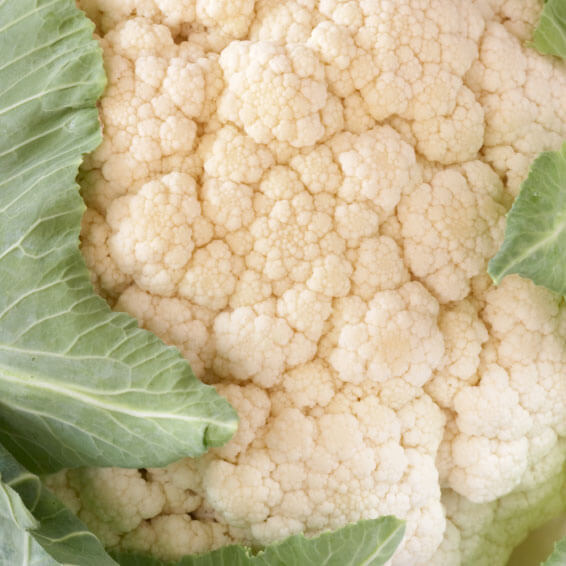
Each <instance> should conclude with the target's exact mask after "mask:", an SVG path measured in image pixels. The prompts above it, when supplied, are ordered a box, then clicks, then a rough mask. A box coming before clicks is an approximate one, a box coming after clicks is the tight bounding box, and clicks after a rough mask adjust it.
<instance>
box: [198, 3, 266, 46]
mask: <svg viewBox="0 0 566 566" xmlns="http://www.w3.org/2000/svg"><path fill="white" fill-rule="evenodd" d="M254 5H255V0H237V1H234V0H196V7H197V9H196V15H197V18H198V20H199V22H200V23H202V24H204V25H205V26H207V27H219V28H220V30H221V31H222V33H225V34H227V35H229V36H230V37H234V38H236V39H238V38H240V37H245V35H246V34H247V31H248V27H249V26H250V23H251V20H252V17H253V13H254Z"/></svg>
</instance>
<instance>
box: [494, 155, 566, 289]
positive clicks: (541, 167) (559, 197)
mask: <svg viewBox="0 0 566 566" xmlns="http://www.w3.org/2000/svg"><path fill="white" fill-rule="evenodd" d="M565 256H566V144H564V145H563V146H562V149H561V150H560V151H555V152H544V153H542V154H541V155H540V156H539V157H537V159H536V160H535V161H534V162H533V164H532V166H531V170H530V172H529V175H528V177H527V179H526V180H525V182H524V183H523V185H522V186H521V191H520V193H519V196H518V197H517V198H516V199H515V202H514V203H513V206H512V208H511V210H510V211H509V213H508V215H507V227H506V229H505V239H504V241H503V245H502V246H501V248H500V250H499V251H498V252H497V254H496V256H495V257H494V258H492V260H491V261H490V262H489V266H488V273H489V274H490V275H491V277H492V279H493V281H494V282H495V284H499V283H500V282H501V280H502V279H503V277H505V276H506V275H509V274H511V273H517V274H519V275H522V276H523V277H528V278H529V279H531V280H532V281H534V282H535V283H536V284H537V285H543V286H544V287H547V288H548V289H550V290H552V291H555V292H557V293H560V294H561V295H565V294H566V261H565V260H564V258H565Z"/></svg>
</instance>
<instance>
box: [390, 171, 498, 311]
mask: <svg viewBox="0 0 566 566" xmlns="http://www.w3.org/2000/svg"><path fill="white" fill-rule="evenodd" d="M502 193H503V186H502V184H501V181H500V179H499V177H498V176H497V175H496V174H495V173H494V172H493V171H492V170H491V169H490V168H489V167H488V166H487V165H485V164H484V163H482V162H480V161H472V162H469V163H465V164H463V165H462V166H461V167H459V168H458V169H456V168H452V169H445V170H443V171H441V172H439V173H437V174H436V175H435V176H434V177H433V179H432V181H431V183H430V184H423V185H421V186H420V187H419V188H418V189H416V190H415V191H413V192H412V193H411V194H409V195H407V196H406V197H404V198H403V200H402V202H401V204H400V206H399V219H400V221H401V225H402V235H403V237H404V247H405V257H406V258H407V262H408V264H409V267H410V268H411V271H412V272H413V273H414V274H415V275H416V276H417V277H420V278H422V279H423V281H424V282H425V283H426V284H427V285H428V286H429V287H430V288H431V290H432V291H433V293H434V294H435V296H436V297H437V298H438V300H439V301H441V302H443V303H445V302H448V301H456V300H460V299H463V298H464V297H465V296H466V295H467V294H468V293H469V291H470V286H469V281H470V278H471V277H473V276H475V275H477V274H478V273H480V272H481V271H483V270H485V269H486V265H487V260H488V259H489V258H490V257H492V256H493V255H494V254H495V252H496V251H497V249H498V246H499V245H500V244H501V241H502V239H503V230H504V214H505V208H504V206H503V205H502V204H501V200H502Z"/></svg>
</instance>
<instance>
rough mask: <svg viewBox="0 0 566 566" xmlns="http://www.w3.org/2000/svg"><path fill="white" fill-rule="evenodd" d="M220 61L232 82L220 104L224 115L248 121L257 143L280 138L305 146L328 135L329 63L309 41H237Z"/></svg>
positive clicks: (246, 125) (240, 122)
mask: <svg viewBox="0 0 566 566" xmlns="http://www.w3.org/2000/svg"><path fill="white" fill-rule="evenodd" d="M220 65H221V66H222V69H223V70H224V75H225V77H226V80H227V84H228V88H227V89H226V90H225V91H224V94H223V96H222V100H221V101H220V107H219V114H220V117H221V118H222V119H223V120H231V121H233V122H234V123H236V124H238V125H239V126H241V127H243V128H244V129H245V131H246V133H247V134H248V135H249V136H251V137H252V138H253V139H254V140H255V141H256V142H257V143H268V142H270V141H271V140H273V139H277V140H279V141H283V142H288V143H289V144H291V145H292V146H293V147H304V146H309V145H313V144H314V143H316V142H317V141H318V140H319V139H321V138H322V137H323V136H324V134H325V128H324V124H323V121H322V116H321V111H322V110H323V109H324V106H325V105H326V103H327V98H328V97H327V90H326V84H325V82H324V80H323V78H324V68H323V67H322V65H321V64H320V62H319V61H318V60H317V58H316V55H315V54H314V53H313V52H312V51H310V49H308V48H307V47H306V46H304V45H301V44H292V45H288V46H285V47H283V46H279V45H276V44H274V43H270V42H264V41H260V42H251V41H241V42H237V41H234V42H232V43H230V45H229V46H228V47H227V48H226V49H225V50H224V51H223V52H222V55H221V56H220Z"/></svg>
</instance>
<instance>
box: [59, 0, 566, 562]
mask: <svg viewBox="0 0 566 566" xmlns="http://www.w3.org/2000/svg"><path fill="white" fill-rule="evenodd" d="M79 3H80V4H81V6H82V7H83V8H85V9H86V10H87V11H88V12H89V14H90V16H91V17H92V18H93V19H94V20H95V22H96V24H97V33H98V34H99V36H100V43H101V45H102V48H103V50H104V56H105V62H106V69H107V72H108V77H109V82H108V87H107V89H106V93H105V95H104V97H103V98H102V101H101V103H100V112H101V121H102V123H103V126H104V141H103V143H102V145H101V146H100V147H99V148H98V149H97V150H96V151H95V152H94V154H93V155H91V156H89V157H88V159H87V160H86V162H85V165H84V167H83V170H82V174H81V182H82V191H83V194H84V197H85V200H86V202H87V205H88V210H87V213H86V215H85V218H84V222H83V231H82V236H81V238H82V251H83V254H84V256H85V258H86V261H87V264H88V266H89V268H90V270H91V273H92V278H93V282H94V284H95V287H96V288H97V290H98V292H99V293H101V294H102V295H103V296H104V297H105V298H107V299H108V300H109V301H110V303H111V304H112V306H113V307H114V308H115V309H117V310H122V311H126V312H129V313H131V314H132V315H133V316H135V317H136V318H137V319H138V321H139V322H140V324H141V325H142V326H143V327H145V328H148V329H150V330H152V331H153V332H155V333H156V334H157V335H159V336H160V337H162V338H163V340H165V341H166V342H167V343H168V344H171V345H175V346H177V347H178V348H179V349H180V351H181V352H182V353H183V355H184V356H185V357H186V358H187V359H188V360H189V361H190V362H191V365H192V367H193V369H194V371H195V373H196V374H197V376H198V377H199V378H200V379H202V380H204V381H206V382H207V383H210V384H213V385H214V386H215V387H216V389H217V390H218V392H219V393H220V394H222V395H224V396H225V397H226V398H227V399H228V400H229V401H230V403H231V404H232V405H233V406H234V407H235V408H236V410H237V411H238V413H239V416H240V427H239V429H238V432H237V434H236V435H235V437H234V438H233V439H232V441H231V442H230V443H229V444H227V445H226V446H224V447H221V448H216V449H213V450H211V451H210V452H209V453H208V454H206V455H205V456H203V457H202V458H200V459H197V460H190V459H186V460H182V461H180V462H176V463H174V464H172V465H170V466H168V467H167V468H164V469H148V470H145V469H144V470H127V471H126V470H118V469H115V470H114V469H110V470H109V469H106V470H96V469H87V470H72V471H65V472H63V473H61V474H59V475H57V476H54V477H52V478H50V480H49V482H50V485H51V486H52V487H53V489H54V490H55V491H56V492H57V493H59V495H60V496H61V497H62V498H63V499H64V500H65V501H67V502H68V504H69V505H70V506H71V507H72V508H73V509H74V510H76V511H77V512H78V514H79V516H80V517H81V518H82V519H83V520H84V521H85V522H86V523H87V524H88V525H89V527H91V528H92V529H93V530H94V531H95V532H96V533H97V534H98V535H99V536H100V537H101V538H102V540H103V541H104V542H105V544H107V545H108V546H110V547H113V548H119V549H126V550H137V551H147V552H151V553H153V554H155V555H157V556H159V557H161V558H164V559H175V558H177V557H179V556H181V555H183V554H188V553H195V552H202V551H205V550H209V549H213V548H217V547H219V546H222V545H225V544H230V543H234V542H242V543H248V544H252V545H263V544H268V543H270V542H272V541H275V540H278V539H281V538H284V537H285V536H287V535H291V534H294V533H299V532H304V533H305V534H306V535H314V534H317V533H319V532H321V531H324V530H326V529H333V528H338V527H341V526H343V525H345V524H347V523H350V522H353V521H357V520H358V519H362V518H375V517H378V516H381V515H385V514H393V515H396V516H398V517H399V518H402V519H405V520H406V523H407V532H406V536H405V539H404V541H403V543H402V545H401V546H400V548H399V549H398V551H397V553H396V554H395V556H394V558H393V559H392V562H391V564H392V565H393V566H419V565H423V566H424V565H438V566H460V565H473V566H478V565H479V566H481V565H482V564H485V565H486V566H503V565H504V564H505V563H506V560H507V558H508V556H509V554H510V552H511V550H512V549H513V547H514V546H515V545H516V544H517V543H519V542H520V540H521V539H522V538H523V537H524V536H525V535H526V533H527V532H528V531H529V530H530V529H533V528H535V527H537V526H538V525H540V524H541V523H543V522H544V521H546V520H547V519H548V518H550V517H552V516H553V515H556V514H558V513H559V512H560V511H561V510H562V509H563V508H564V506H565V504H566V502H565V501H564V495H563V494H564V476H563V474H562V466H563V463H564V460H565V458H566V382H565V381H564V379H562V378H561V376H563V375H564V372H565V370H566V348H565V347H564V344H565V340H566V307H565V305H564V303H563V302H562V300H561V299H560V298H559V297H557V296H555V295H553V294H552V293H551V292H549V291H546V290H544V289H540V288H535V287H534V286H533V285H532V284H531V283H529V282H527V281H524V280H521V279H519V278H517V277H509V278H508V279H506V280H505V282H504V283H503V284H502V285H501V286H500V287H498V288H495V287H494V286H493V285H492V284H491V282H490V280H489V278H488V277H487V275H486V274H485V270H486V265H487V261H488V259H489V258H490V257H491V256H492V255H493V254H494V252H495V251H496V250H497V248H498V247H499V245H500V244H501V241H502V237H503V226H504V216H505V214H506V212H507V211H508V209H509V207H510V204H511V202H512V200H513V197H514V196H515V195H516V194H517V190H518V186H519V184H520V182H521V181H522V179H524V177H525V175H526V172H527V167H528V164H529V163H530V162H531V160H532V158H533V157H534V156H535V155H536V154H538V153H539V152H540V151H542V150H546V149H555V148H556V147H558V146H559V145H560V143H561V140H562V139H563V138H565V137H566V104H565V98H564V94H563V93H564V92H566V68H565V67H564V65H563V64H560V63H558V62H555V61H553V60H550V59H549V58H545V57H543V56H541V55H539V54H537V53H536V52H535V51H533V50H532V49H530V48H529V47H528V46H526V45H525V40H526V39H527V38H528V37H529V36H530V33H531V31H532V29H533V26H534V25H535V23H536V19H537V16H538V13H539V10H540V1H539V0H524V1H523V2H518V1H516V0H471V1H470V0H397V1H395V2H391V1H389V0H375V1H372V2H368V1H353V0H318V1H315V0H284V1H277V0H255V1H254V0H239V1H237V2H228V1H227V0H214V1H204V0H127V1H122V0H120V1H118V0H80V2H79ZM550 83H552V85H553V87H552V88H549V84H550Z"/></svg>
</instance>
